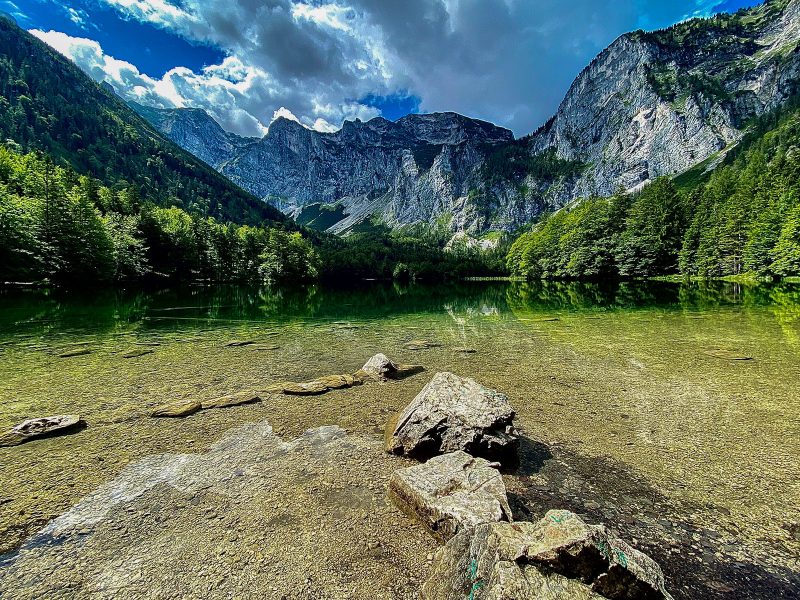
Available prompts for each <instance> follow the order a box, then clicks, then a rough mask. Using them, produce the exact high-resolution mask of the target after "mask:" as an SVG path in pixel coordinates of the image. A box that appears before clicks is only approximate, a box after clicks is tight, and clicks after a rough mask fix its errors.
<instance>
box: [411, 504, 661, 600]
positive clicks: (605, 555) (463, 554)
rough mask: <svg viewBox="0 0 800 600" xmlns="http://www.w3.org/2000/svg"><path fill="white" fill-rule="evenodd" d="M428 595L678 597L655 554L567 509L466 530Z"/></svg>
mask: <svg viewBox="0 0 800 600" xmlns="http://www.w3.org/2000/svg"><path fill="white" fill-rule="evenodd" d="M422 596H423V598H427V599H428V600H449V599H450V598H458V597H467V596H469V597H471V598H473V599H474V600H482V599H487V600H488V599H489V598H493V599H494V598H514V599H515V600H528V599H531V600H533V599H536V600H540V599H544V600H547V599H564V600H567V599H572V598H586V599H589V598H611V599H612V600H671V596H670V595H669V594H668V593H667V592H666V590H665V589H664V574H663V572H662V571H661V568H660V567H659V566H658V564H657V563H656V562H655V561H654V560H653V559H651V558H650V557H649V556H647V555H646V554H644V553H642V552H640V551H638V550H636V549H634V548H632V547H631V546H629V545H628V544H627V543H625V542H624V541H622V540H620V539H619V538H617V537H616V536H614V535H613V534H611V533H610V532H609V531H608V530H607V529H606V528H605V527H604V526H603V525H587V524H586V523H584V522H583V521H582V520H581V519H580V518H579V517H578V516H577V515H575V514H573V513H571V512H569V511H564V510H551V511H550V512H548V513H547V514H546V515H545V517H544V519H542V520H541V521H539V522H538V523H529V522H516V523H490V524H484V525H479V526H478V527H477V528H476V529H475V531H474V533H470V532H468V531H464V532H461V533H459V534H458V535H457V536H455V537H454V538H453V539H451V540H450V541H449V542H448V543H447V544H446V545H445V546H444V547H443V548H441V549H440V550H439V551H438V552H437V554H436V558H435V564H434V568H433V571H432V573H431V575H430V578H429V579H428V581H427V582H426V583H425V585H424V586H423V590H422Z"/></svg>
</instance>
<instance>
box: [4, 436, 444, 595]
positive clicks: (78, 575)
mask: <svg viewBox="0 0 800 600" xmlns="http://www.w3.org/2000/svg"><path fill="white" fill-rule="evenodd" d="M381 450H382V448H381V444H380V443H378V441H377V440H375V438H374V436H371V435H369V436H358V435H352V434H350V435H348V434H347V433H346V432H344V431H343V430H341V429H339V428H338V427H321V428H318V429H314V430H311V431H307V432H306V433H304V434H302V435H301V436H299V437H297V438H295V439H291V438H286V439H282V438H280V437H278V436H277V435H275V434H274V432H273V431H272V428H271V427H270V426H269V424H268V423H265V422H261V423H249V424H246V425H243V426H241V427H237V428H236V429H233V430H230V431H228V432H226V433H224V434H222V438H221V439H220V440H219V441H217V442H215V443H213V444H211V446H210V447H209V448H208V450H207V451H203V452H198V453H183V452H181V453H176V454H158V455H153V456H146V457H142V458H141V459H139V460H135V461H132V462H130V463H128V464H127V465H126V466H125V467H124V468H123V469H122V471H121V472H120V473H119V474H118V475H117V476H116V477H115V478H114V479H113V480H111V481H108V482H107V483H105V484H103V485H102V486H101V487H100V488H99V489H97V490H95V491H93V492H91V493H90V494H89V495H88V496H86V497H84V498H83V499H82V500H81V501H80V502H79V503H78V504H77V505H76V506H74V507H73V508H71V509H70V510H69V511H67V512H66V513H64V514H62V515H61V516H59V517H58V518H56V519H55V520H54V521H52V522H50V523H49V524H48V525H47V526H46V527H45V528H44V529H43V530H42V531H40V532H39V533H37V534H35V535H34V536H33V537H32V538H30V539H29V540H28V541H26V542H25V543H24V544H23V546H22V547H21V548H20V549H19V551H18V552H15V553H13V554H12V555H5V556H3V558H2V559H0V598H3V599H4V600H5V599H8V600H12V599H13V600H38V599H40V598H48V599H53V600H55V599H63V600H67V599H73V598H81V599H84V598H86V599H89V598H91V599H97V600H100V599H107V600H113V599H124V600H140V599H141V600H145V599H147V600H153V599H156V598H162V599H167V598H203V599H207V600H230V599H231V598H241V599H261V598H263V599H265V600H278V599H279V598H281V597H286V598H288V599H291V600H313V599H318V600H320V599H324V600H353V599H361V598H364V599H367V598H370V599H371V598H397V599H398V600H399V599H406V598H409V599H410V598H416V597H417V595H418V589H419V585H420V584H419V582H418V578H419V577H420V573H422V572H423V570H424V569H425V568H426V562H425V557H426V556H427V554H428V553H431V552H434V551H435V549H436V548H435V546H436V544H435V542H434V540H433V539H431V537H430V536H428V535H426V534H425V532H423V531H421V529H419V528H415V529H413V530H408V528H407V525H408V522H407V519H405V517H404V516H403V515H401V514H398V512H397V511H396V510H394V509H393V508H392V507H389V506H387V505H386V501H385V494H386V485H387V483H388V479H389V476H390V474H391V472H392V470H393V469H394V466H395V463H396V462H397V460H396V459H394V458H392V457H390V456H388V455H386V454H384V453H383V452H382V451H381ZM2 495H3V494H2V492H0V496H2ZM1 501H2V500H0V502H1ZM4 508H5V507H4ZM412 578H414V579H413V580H412Z"/></svg>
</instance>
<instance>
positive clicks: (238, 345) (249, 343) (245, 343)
mask: <svg viewBox="0 0 800 600" xmlns="http://www.w3.org/2000/svg"><path fill="white" fill-rule="evenodd" d="M257 343H258V342H257V341H256V340H233V341H231V342H228V343H227V344H225V347H226V348H241V347H242V346H252V345H253V344H257Z"/></svg>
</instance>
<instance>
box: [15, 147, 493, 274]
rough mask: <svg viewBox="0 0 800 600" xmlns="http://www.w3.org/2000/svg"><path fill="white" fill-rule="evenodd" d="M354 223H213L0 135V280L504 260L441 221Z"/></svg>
mask: <svg viewBox="0 0 800 600" xmlns="http://www.w3.org/2000/svg"><path fill="white" fill-rule="evenodd" d="M418 229H419V230H417V229H412V230H405V231H400V232H395V231H391V230H389V229H388V228H387V227H385V226H381V225H377V224H376V225H371V226H365V227H362V229H361V230H360V231H357V232H354V233H352V234H351V235H349V236H348V237H347V238H344V239H343V238H338V237H336V236H333V235H329V234H325V233H320V232H314V231H310V230H306V231H303V232H302V233H301V232H299V231H295V232H289V231H284V230H283V229H281V228H276V227H274V226H267V225H262V226H253V225H237V224H233V223H230V222H221V221H218V220H216V219H215V218H214V217H207V216H204V215H202V214H201V213H197V212H188V211H186V210H184V209H182V208H179V207H177V206H171V207H168V208H167V207H163V206H159V205H157V204H156V203H154V202H153V201H152V200H150V199H149V198H143V197H142V193H141V191H140V190H139V188H138V187H136V186H120V185H117V186H114V187H107V186H105V185H103V184H102V183H100V182H99V181H98V180H95V179H93V178H91V177H87V176H85V175H79V174H77V173H76V172H75V171H74V170H72V169H71V168H69V167H65V166H57V165H55V164H54V163H53V161H52V160H51V159H50V158H49V157H48V156H46V155H44V154H41V153H36V152H29V153H23V152H22V151H21V149H20V148H19V147H18V145H16V144H15V143H13V142H7V143H6V145H5V146H0V281H6V282H53V283H57V284H62V285H76V284H79V283H83V282H91V283H92V284H94V285H97V284H104V283H105V284H113V283H115V282H129V281H134V280H148V281H158V280H170V281H214V282H222V281H225V282H242V283H259V284H260V283H266V284H302V283H305V282H309V281H313V280H317V279H325V280H327V281H330V282H340V283H341V282H352V281H356V280H362V279H384V280H387V279H395V280H399V281H411V280H416V279H425V280H443V279H449V280H452V279H459V278H461V277H464V276H467V275H493V274H497V273H502V272H503V269H504V268H505V265H504V260H505V253H506V248H505V247H503V246H502V245H500V246H498V247H497V248H496V249H495V250H493V251H489V252H486V251H482V250H479V249H477V248H470V247H468V246H467V245H466V243H464V242H462V243H457V244H454V245H451V246H450V247H449V248H448V249H447V250H445V244H446V242H447V241H448V238H449V236H448V235H446V234H445V233H444V232H443V231H434V230H432V229H430V228H418Z"/></svg>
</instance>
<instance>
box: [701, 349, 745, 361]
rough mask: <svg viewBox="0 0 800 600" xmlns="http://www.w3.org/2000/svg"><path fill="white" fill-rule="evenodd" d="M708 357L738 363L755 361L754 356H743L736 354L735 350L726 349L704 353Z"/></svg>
mask: <svg viewBox="0 0 800 600" xmlns="http://www.w3.org/2000/svg"><path fill="white" fill-rule="evenodd" d="M703 354H705V355H706V356H711V357H712V358H719V359H721V360H737V361H748V360H753V357H752V356H747V355H746V354H742V353H740V352H736V351H735V350H729V349H726V348H711V349H709V350H706V351H704V352H703Z"/></svg>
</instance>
